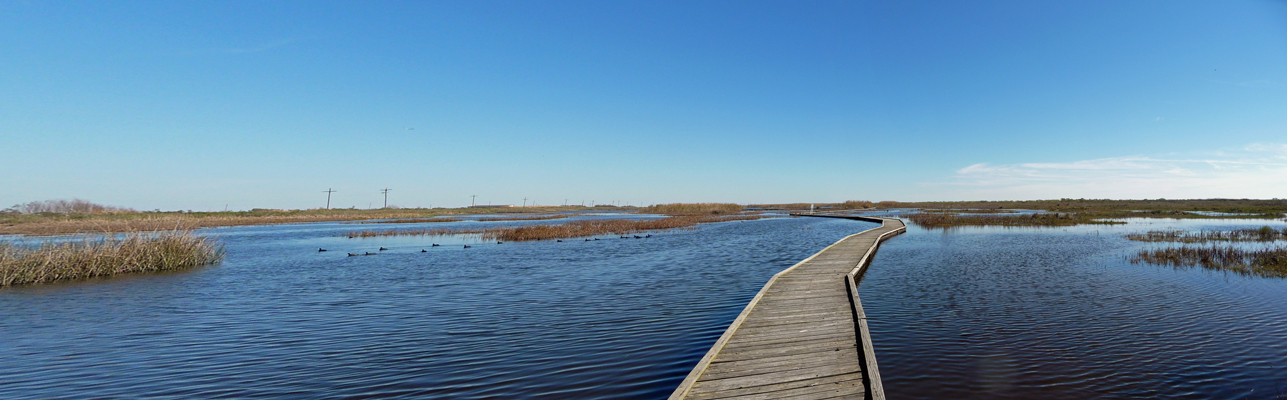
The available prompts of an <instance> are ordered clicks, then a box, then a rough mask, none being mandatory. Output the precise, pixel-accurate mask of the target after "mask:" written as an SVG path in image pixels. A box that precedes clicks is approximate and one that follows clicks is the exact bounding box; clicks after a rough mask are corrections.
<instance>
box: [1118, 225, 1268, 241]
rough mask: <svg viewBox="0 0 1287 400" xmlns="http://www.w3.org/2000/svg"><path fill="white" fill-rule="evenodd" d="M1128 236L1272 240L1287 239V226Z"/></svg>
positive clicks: (1131, 236)
mask: <svg viewBox="0 0 1287 400" xmlns="http://www.w3.org/2000/svg"><path fill="white" fill-rule="evenodd" d="M1126 238H1127V239H1130V240H1134V241H1137V242H1179V243H1206V242H1213V241H1215V242H1271V241H1276V240H1287V228H1284V229H1282V230H1278V229H1274V228H1271V227H1268V226H1262V227H1260V228H1258V229H1236V230H1232V231H1198V232H1188V231H1148V232H1145V233H1131V234H1127V235H1126Z"/></svg>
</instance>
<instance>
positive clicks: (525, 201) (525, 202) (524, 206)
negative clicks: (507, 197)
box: [523, 197, 527, 208]
mask: <svg viewBox="0 0 1287 400" xmlns="http://www.w3.org/2000/svg"><path fill="white" fill-rule="evenodd" d="M523 208H527V198H526V197H524V198H523Z"/></svg>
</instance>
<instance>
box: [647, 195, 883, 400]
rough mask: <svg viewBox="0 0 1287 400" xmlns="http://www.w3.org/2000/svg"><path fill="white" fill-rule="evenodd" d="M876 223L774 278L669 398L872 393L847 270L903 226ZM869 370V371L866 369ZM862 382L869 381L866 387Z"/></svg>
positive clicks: (820, 396)
mask: <svg viewBox="0 0 1287 400" xmlns="http://www.w3.org/2000/svg"><path fill="white" fill-rule="evenodd" d="M881 221H882V222H883V223H882V225H881V227H879V228H873V229H869V230H867V231H863V232H860V233H857V234H854V235H850V236H849V237H846V238H844V239H841V240H840V241H838V242H836V243H834V244H832V245H831V246H828V247H827V248H826V249H823V250H822V251H820V252H818V253H817V254H814V255H813V256H811V257H809V258H808V259H805V260H804V261H801V262H800V263H798V264H796V265H795V266H792V267H791V268H788V269H787V270H785V271H783V272H780V273H778V274H777V275H774V277H773V279H771V280H770V281H769V283H767V284H766V285H765V287H764V288H763V289H761V290H760V293H759V294H757V295H756V297H755V299H753V300H752V301H751V303H750V304H748V305H747V307H746V309H744V310H743V311H742V314H741V315H739V316H738V318H737V320H735V321H734V323H733V324H732V325H731V326H729V329H728V330H727V331H725V333H724V335H723V336H721V337H720V340H719V341H717V342H716V345H715V346H713V347H712V348H711V351H710V352H708V353H707V355H706V357H704V358H703V359H702V361H701V362H700V363H699V364H698V366H697V367H696V368H694V369H693V372H692V373H690V374H689V376H688V377H687V378H686V379H685V380H684V383H682V384H681V385H680V387H679V388H677V389H676V390H675V393H674V394H672V395H671V398H672V399H682V398H689V399H725V398H728V399H732V398H736V399H792V398H796V399H824V398H860V397H862V398H866V397H869V396H871V395H872V394H873V392H875V393H879V395H880V396H881V397H880V398H881V399H882V400H883V390H882V389H879V388H880V385H879V375H875V379H876V381H875V382H872V381H871V379H872V374H869V373H868V372H869V371H867V369H869V368H871V369H874V366H875V360H874V358H872V356H871V349H870V348H864V346H863V344H867V346H870V344H869V343H870V341H869V340H868V341H866V342H865V343H864V341H863V340H862V339H863V338H862V337H861V336H862V334H863V332H865V329H862V328H865V327H866V326H865V321H864V320H861V319H855V317H856V314H855V313H856V312H859V311H857V310H861V307H854V306H852V305H851V300H850V299H851V298H853V299H854V301H857V299H856V296H854V295H853V294H854V293H853V292H852V283H850V281H848V280H849V279H852V278H851V277H852V275H853V273H854V272H856V271H860V270H861V269H862V268H864V267H865V263H869V262H870V260H869V259H870V255H871V254H872V253H873V252H874V249H875V246H877V245H878V244H879V242H880V241H881V240H883V239H884V238H886V237H888V236H890V234H891V233H896V232H900V229H903V228H902V227H903V225H902V222H901V221H897V220H881ZM870 372H875V371H870ZM868 383H872V384H874V387H875V388H876V390H874V391H872V390H870V389H871V388H870V387H868V386H869V385H868Z"/></svg>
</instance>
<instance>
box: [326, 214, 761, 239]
mask: <svg viewBox="0 0 1287 400" xmlns="http://www.w3.org/2000/svg"><path fill="white" fill-rule="evenodd" d="M761 218H768V217H767V216H764V215H733V216H714V215H685V216H673V217H666V218H661V219H653V220H625V219H592V220H581V221H571V222H566V223H562V224H557V225H529V226H519V227H507V228H490V229H451V228H429V229H404V230H389V231H369V230H368V231H357V232H350V233H349V234H348V235H346V236H348V237H349V238H366V237H382V236H441V235H480V236H481V237H482V239H483V240H501V241H507V242H526V241H536V240H550V239H571V238H581V237H590V236H599V235H628V234H634V233H641V232H649V231H660V230H669V229H685V228H691V227H693V226H694V225H698V224H706V223H712V222H727V221H747V220H756V219H761Z"/></svg>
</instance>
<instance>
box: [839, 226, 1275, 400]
mask: <svg viewBox="0 0 1287 400" xmlns="http://www.w3.org/2000/svg"><path fill="white" fill-rule="evenodd" d="M1265 224H1266V222H1265V221H1245V220H1244V221H1238V220H1221V221H1210V220H1208V221H1199V220H1188V221H1177V220H1131V221H1130V224H1128V225H1124V226H1122V225H1119V226H1111V227H1109V226H1094V227H1075V228H1066V229H1065V228H1053V229H1052V228H1043V229H1034V228H1022V229H1015V228H1011V229H1006V228H964V229H956V230H950V231H942V230H925V229H920V228H917V227H915V226H912V227H910V228H909V230H908V233H907V234H905V235H902V236H899V237H897V238H894V239H892V240H890V241H888V242H886V244H885V245H884V246H882V247H881V249H880V252H879V253H878V255H877V257H876V258H875V261H874V264H873V265H872V267H871V269H870V270H869V272H868V273H867V276H866V277H865V279H864V281H863V283H862V284H861V286H860V294H861V296H862V300H863V306H864V308H865V309H866V311H867V314H868V318H869V324H870V328H871V334H872V337H873V341H874V342H875V350H876V356H877V359H878V361H879V364H880V370H881V371H880V372H881V376H882V378H883V383H884V386H885V391H886V393H888V394H889V395H890V396H891V397H897V398H908V399H910V398H987V399H996V398H1015V399H1032V398H1042V399H1063V398H1067V399H1086V398H1194V399H1210V398H1221V399H1234V398H1258V399H1263V398H1279V396H1282V398H1287V396H1283V393H1287V280H1283V279H1265V278H1250V277H1242V276H1238V275H1234V274H1227V273H1220V272H1211V271H1206V270H1201V269H1178V270H1177V269H1174V268H1170V267H1158V266H1151V265H1147V264H1134V265H1132V264H1130V263H1129V262H1126V261H1125V260H1124V259H1123V256H1125V255H1128V254H1134V253H1135V252H1136V251H1137V250H1138V249H1141V248H1149V247H1158V246H1164V245H1166V244H1157V243H1140V242H1131V241H1128V240H1125V239H1123V238H1122V235H1123V234H1125V233H1129V232H1142V231H1147V230H1157V229H1186V230H1197V229H1231V228H1254V227H1259V226H1263V225H1265ZM1268 224H1269V225H1271V226H1274V227H1277V228H1282V227H1284V223H1283V222H1281V221H1272V222H1268Z"/></svg>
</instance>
